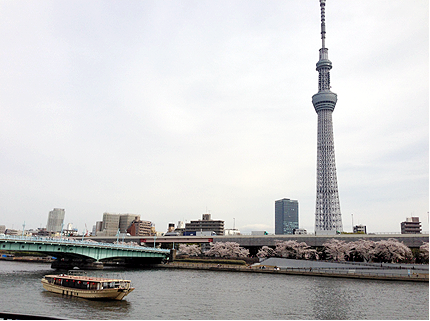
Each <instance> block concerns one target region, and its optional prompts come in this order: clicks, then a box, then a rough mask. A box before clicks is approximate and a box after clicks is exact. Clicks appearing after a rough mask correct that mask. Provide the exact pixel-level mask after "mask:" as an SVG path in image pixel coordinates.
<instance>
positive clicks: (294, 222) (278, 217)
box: [275, 198, 299, 235]
mask: <svg viewBox="0 0 430 321" xmlns="http://www.w3.org/2000/svg"><path fill="white" fill-rule="evenodd" d="M298 228H299V202H298V201H297V200H291V199H289V198H283V199H281V200H278V201H275V234H278V235H281V234H293V233H294V230H296V229H298Z"/></svg>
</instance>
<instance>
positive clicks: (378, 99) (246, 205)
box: [0, 0, 429, 232]
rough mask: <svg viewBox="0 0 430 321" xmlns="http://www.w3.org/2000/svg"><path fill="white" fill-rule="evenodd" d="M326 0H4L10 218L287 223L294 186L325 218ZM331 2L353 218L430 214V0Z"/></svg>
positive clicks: (340, 128)
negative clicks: (284, 203) (320, 115)
mask: <svg viewBox="0 0 430 321" xmlns="http://www.w3.org/2000/svg"><path fill="white" fill-rule="evenodd" d="M317 4H318V1H316V0H315V1H303V2H294V3H293V2H278V1H267V2H264V3H263V2H261V1H247V2H246V4H245V2H241V1H219V2H216V3H214V2H211V1H199V2H197V3H196V2H191V1H176V2H169V4H166V3H159V2H156V1H145V2H136V3H135V2H122V3H121V4H118V3H117V2H113V1H106V2H103V4H101V3H92V2H90V3H88V2H86V1H77V2H54V1H38V2H37V3H34V2H31V1H20V2H4V3H3V4H2V9H3V10H2V12H0V16H1V18H2V19H0V21H2V22H1V23H2V28H0V40H1V41H2V43H3V46H2V48H0V54H1V57H2V58H1V59H0V65H1V68H2V70H3V73H2V75H1V76H0V81H1V85H2V86H0V91H1V97H2V106H1V109H0V112H1V119H2V126H1V129H0V130H1V140H0V142H1V148H2V151H3V153H2V157H1V158H0V168H1V170H2V173H3V175H2V186H1V188H0V200H1V203H2V213H1V215H0V225H6V226H7V227H10V228H11V227H12V226H14V228H20V227H21V226H22V224H23V222H24V221H25V224H26V226H28V227H34V228H37V227H40V226H41V225H42V226H43V225H45V224H46V219H47V215H48V212H49V211H50V210H52V208H56V207H58V208H64V209H65V210H66V214H65V222H71V223H73V224H74V227H77V228H78V229H79V230H82V229H83V228H84V227H85V226H84V225H85V224H87V225H89V224H91V225H92V224H94V223H95V221H97V220H100V219H101V217H102V215H103V213H104V212H109V213H135V214H138V215H140V216H141V218H142V219H144V220H150V221H152V222H154V224H155V227H156V229H157V230H159V231H164V230H165V229H166V228H167V224H168V223H169V222H173V223H175V224H176V223H177V221H179V220H181V221H185V220H186V221H191V220H195V219H198V218H199V217H201V214H203V213H205V212H207V211H210V213H211V214H212V217H214V218H217V219H222V220H224V221H225V222H226V224H225V227H226V228H231V227H232V226H233V224H235V225H236V228H238V229H239V230H241V231H243V232H246V231H252V230H267V231H268V232H273V231H274V226H275V223H274V220H275V215H274V213H275V210H274V201H275V200H277V199H282V198H284V197H289V198H292V199H296V200H298V201H299V203H300V228H305V229H307V230H308V232H311V231H313V230H314V223H315V222H314V220H315V182H316V176H315V165H316V162H315V160H316V151H315V142H316V138H317V131H316V130H317V129H316V128H315V127H316V126H315V122H316V119H317V115H316V114H315V111H314V110H312V101H311V99H310V97H311V96H312V95H313V94H314V93H315V92H316V90H317V86H316V84H315V62H316V61H317V60H318V56H317V52H316V48H319V47H320V43H321V39H320V35H319V33H318V30H319V28H320V11H319V7H318V5H317ZM328 5H329V7H330V10H329V11H328V12H327V14H326V18H327V21H329V37H330V38H329V39H330V40H329V43H328V44H327V47H328V48H329V49H330V59H331V60H332V61H333V62H335V66H336V67H335V68H334V69H333V70H332V71H331V76H332V86H333V88H335V90H334V91H335V92H337V93H339V100H338V102H337V105H336V113H334V114H333V121H334V122H335V124H336V126H335V129H334V130H335V137H336V163H337V174H338V177H339V182H338V183H339V194H340V195H339V196H340V200H341V203H340V206H341V208H342V214H343V227H344V230H345V231H350V230H351V219H350V218H351V214H353V215H354V224H355V225H356V224H363V225H366V226H367V229H368V232H373V231H378V232H384V231H386V232H392V231H400V222H402V221H404V220H405V218H406V217H412V216H418V217H420V220H421V221H422V222H423V230H428V228H426V227H425V225H426V224H427V222H428V216H427V215H428V214H427V213H428V205H429V204H428V194H429V188H428V154H429V153H428V105H429V103H428V97H429V91H428V83H429V81H428V78H429V77H428V69H429V68H428V67H429V62H428V53H429V49H428V48H429V45H428V44H429V42H428V35H429V31H428V11H429V10H428V2H426V1H416V2H415V1H414V2H407V1H392V2H389V3H380V2H374V1H361V2H347V3H346V2H345V1H341V0H330V2H329V3H328ZM206 209H207V210H206ZM88 229H90V226H88Z"/></svg>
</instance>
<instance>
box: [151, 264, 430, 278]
mask: <svg viewBox="0 0 430 321" xmlns="http://www.w3.org/2000/svg"><path fill="white" fill-rule="evenodd" d="M156 267H159V268H165V269H191V270H210V271H227V272H244V273H269V274H288V275H304V276H320V277H335V278H352V279H371V280H390V281H406V282H429V275H428V274H425V273H412V274H411V275H410V276H404V275H396V274H390V273H366V272H358V271H354V270H330V271H316V270H313V269H304V268H279V267H275V266H268V265H267V266H266V265H257V266H249V265H248V266H246V265H233V264H215V263H191V262H170V263H167V264H158V265H156Z"/></svg>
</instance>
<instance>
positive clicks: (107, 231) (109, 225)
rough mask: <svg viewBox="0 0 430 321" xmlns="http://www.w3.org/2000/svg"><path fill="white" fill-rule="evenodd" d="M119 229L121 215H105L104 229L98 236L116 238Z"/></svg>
mask: <svg viewBox="0 0 430 321" xmlns="http://www.w3.org/2000/svg"><path fill="white" fill-rule="evenodd" d="M118 229H119V214H111V213H103V221H102V229H101V231H100V232H97V236H115V235H117V233H118Z"/></svg>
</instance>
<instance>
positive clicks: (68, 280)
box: [42, 271, 134, 300]
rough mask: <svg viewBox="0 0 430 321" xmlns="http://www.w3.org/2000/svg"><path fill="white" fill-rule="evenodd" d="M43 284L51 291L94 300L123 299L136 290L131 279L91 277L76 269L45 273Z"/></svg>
mask: <svg viewBox="0 0 430 321" xmlns="http://www.w3.org/2000/svg"><path fill="white" fill-rule="evenodd" d="M42 285H43V288H44V289H45V290H47V291H50V292H54V293H58V294H62V295H66V296H75V297H79V298H84V299H92V300H122V299H123V298H124V297H125V296H126V295H127V294H129V293H130V292H131V291H133V290H134V288H133V287H132V286H131V281H130V280H123V279H115V278H112V279H111V278H99V277H90V276H86V275H84V274H83V273H82V272H80V273H76V271H69V273H68V274H58V275H45V276H44V277H43V279H42Z"/></svg>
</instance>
